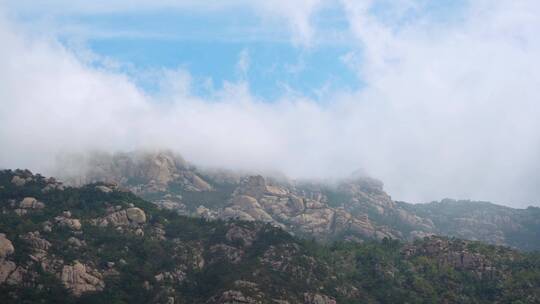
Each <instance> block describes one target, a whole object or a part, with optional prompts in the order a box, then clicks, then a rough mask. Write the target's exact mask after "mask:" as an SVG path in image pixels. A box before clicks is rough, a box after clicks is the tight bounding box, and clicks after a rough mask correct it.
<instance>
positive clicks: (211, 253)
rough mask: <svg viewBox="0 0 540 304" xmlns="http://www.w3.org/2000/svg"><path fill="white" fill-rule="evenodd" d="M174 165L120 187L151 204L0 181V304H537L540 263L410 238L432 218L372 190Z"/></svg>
mask: <svg viewBox="0 0 540 304" xmlns="http://www.w3.org/2000/svg"><path fill="white" fill-rule="evenodd" d="M158 159H159V158H158ZM162 160H163V161H169V160H171V159H170V158H168V157H166V158H162ZM157 164H158V165H160V164H163V162H160V163H157ZM175 164H176V163H175ZM174 168H176V169H177V170H179V171H175V172H173V173H172V177H173V179H171V180H167V178H165V179H164V180H162V181H167V183H166V184H159V183H161V182H162V181H156V179H155V178H153V179H152V180H154V182H152V181H151V180H150V181H146V180H144V177H143V176H139V175H134V176H133V177H130V178H132V179H136V180H137V182H133V180H131V181H130V182H127V181H122V180H121V181H120V182H121V183H122V184H125V185H131V187H132V188H133V189H137V190H139V193H144V194H145V195H154V198H155V201H154V203H150V202H148V201H146V200H144V199H142V198H140V197H138V196H136V195H135V194H133V193H132V192H130V191H129V190H128V189H127V188H125V187H123V186H119V185H117V184H113V183H110V182H97V183H90V184H85V185H84V186H80V187H69V186H65V185H63V184H62V183H59V182H58V181H57V180H55V179H54V178H45V177H43V176H41V175H39V174H37V175H34V174H32V173H31V172H30V171H27V170H15V171H11V170H4V171H0V299H1V300H2V303H131V304H132V303H167V304H175V303H216V304H225V303H239V304H240V303H244V304H258V303H260V304H262V303H277V304H292V303H304V304H335V303H516V304H517V303H539V302H540V283H539V282H540V256H539V255H538V253H527V252H522V251H517V250H514V249H510V248H508V247H501V246H494V245H487V244H484V243H482V242H477V241H467V240H460V239H456V238H447V237H439V236H426V237H424V238H421V239H416V240H414V241H413V242H408V243H407V242H402V241H400V240H398V238H402V237H403V238H405V237H408V236H410V235H411V234H412V233H413V231H420V230H418V229H416V228H415V227H417V226H414V227H412V224H410V223H411V222H412V223H415V225H418V226H422V225H425V226H426V227H432V226H433V225H436V223H437V221H438V219H435V220H433V223H432V224H431V223H430V224H431V226H430V224H426V223H429V221H428V220H426V219H424V218H421V217H420V216H417V215H414V214H413V213H411V212H412V211H408V210H407V209H406V207H403V206H401V203H394V202H392V201H391V200H390V199H389V198H388V196H387V195H385V194H384V192H382V190H381V189H380V184H379V183H377V182H375V181H373V180H369V179H367V180H365V179H364V180H361V181H358V180H356V181H349V182H348V183H346V184H343V185H338V186H337V188H331V189H330V188H328V189H327V188H320V187H321V186H320V185H314V184H309V185H297V186H293V185H287V186H284V185H283V184H278V183H275V184H274V183H269V182H268V181H267V180H266V179H264V178H262V177H257V176H256V177H247V178H244V177H241V178H239V179H236V181H235V182H233V181H231V179H229V178H228V177H227V178H225V176H222V177H221V178H220V177H219V175H217V174H216V175H214V176H213V178H210V177H209V175H205V174H202V173H198V171H195V170H194V169H193V168H189V167H182V168H181V167H179V166H176V165H175V167H174ZM134 172H137V171H134ZM138 172H162V171H160V170H157V171H146V170H141V171H138ZM196 172H197V173H196ZM158 176H161V177H166V176H165V175H159V174H158ZM158 182H159V183H158ZM130 183H131V184H130ZM160 187H164V188H160ZM154 188H155V189H156V190H159V191H155V192H153V190H152V191H149V189H154ZM203 188H204V189H203ZM161 190H163V191H161ZM331 191H334V192H331ZM188 193H189V194H188ZM189 195H191V196H189ZM360 197H362V200H360ZM205 198H206V199H205ZM223 198H227V199H226V200H225V201H222V199H223ZM377 200H381V201H382V202H380V203H378V204H376V205H373V206H370V205H368V204H370V203H371V202H372V201H377ZM340 201H342V202H347V204H349V203H350V204H352V203H353V202H354V203H356V204H357V206H353V207H350V209H349V207H346V206H344V205H346V204H345V203H343V204H341V203H338V202H340ZM156 202H157V203H156ZM191 202H197V203H198V204H202V205H203V206H205V207H200V205H198V204H197V205H195V204H193V205H192V204H191ZM203 203H204V204H203ZM292 204H297V205H292ZM385 204H387V205H385ZM274 205H278V206H281V205H283V206H285V207H283V210H280V211H275V212H274V211H272V206H274ZM274 208H277V207H274ZM293 208H296V209H293ZM370 208H372V209H370ZM290 210H295V211H294V212H297V213H291V212H293V211H290ZM183 212H184V213H190V212H191V213H193V212H194V213H197V214H198V213H200V216H198V217H187V216H183V215H179V214H178V213H183ZM262 212H265V213H262ZM370 212H374V214H379V217H375V216H370V214H371V213H370ZM425 212H426V213H428V212H429V209H426V211H425ZM326 213H329V214H331V218H330V220H329V221H330V224H326V222H324V221H322V222H320V221H321V219H324V217H323V216H322V214H326ZM400 213H402V214H401V215H400ZM279 214H284V216H282V217H279ZM294 214H296V215H294ZM340 214H341V215H340ZM233 215H234V216H233ZM214 216H215V217H216V219H214V220H209V218H210V217H214ZM310 217H311V218H310ZM408 217H412V218H413V219H414V221H413V220H409V222H407V221H405V220H403V218H408ZM239 218H242V219H239ZM295 218H296V219H300V218H304V219H305V220H304V221H303V222H302V221H299V220H295ZM391 219H394V221H392V220H391ZM424 221H425V222H424ZM405 223H409V224H405ZM355 225H358V226H359V227H362V229H361V228H358V227H355ZM407 225H409V226H407ZM307 227H311V228H307ZM445 227H446V226H445ZM322 228H325V229H326V228H328V230H325V229H322ZM413 228H415V229H413ZM400 229H401V230H400ZM426 229H427V228H426ZM448 229H450V228H448ZM289 230H290V231H295V232H298V233H299V234H307V235H311V236H313V237H315V236H324V237H328V238H336V239H340V238H342V239H343V241H337V242H331V243H322V244H321V243H319V242H316V241H313V240H309V239H305V238H298V237H296V236H292V235H291V234H290V233H288V232H287V231H289ZM375 239H381V240H375ZM345 240H348V241H345Z"/></svg>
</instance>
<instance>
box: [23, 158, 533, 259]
mask: <svg viewBox="0 0 540 304" xmlns="http://www.w3.org/2000/svg"><path fill="white" fill-rule="evenodd" d="M86 163H87V165H86V166H87V167H89V168H91V169H90V170H87V171H86V172H85V173H81V172H79V173H78V175H71V176H69V174H64V177H65V179H66V180H68V181H71V182H72V183H73V182H75V184H77V183H76V181H79V182H81V181H84V182H95V181H102V182H103V181H105V182H108V183H110V185H111V187H113V188H114V187H119V188H120V189H122V188H124V189H128V190H130V191H132V192H134V193H136V194H138V195H140V196H141V197H143V198H145V199H147V200H149V201H151V202H153V203H155V204H156V205H157V206H159V207H160V208H164V209H169V210H175V211H176V212H178V213H179V214H181V215H188V216H194V217H202V218H206V219H229V218H237V219H241V220H247V221H262V222H266V223H271V224H272V225H274V226H276V227H281V228H283V229H285V230H287V231H289V232H290V233H293V234H296V235H299V236H304V237H308V238H310V237H315V238H316V239H318V240H327V241H332V240H352V241H362V240H366V239H379V240H380V239H383V238H385V237H389V238H393V239H400V240H408V241H410V240H414V239H417V238H423V237H426V236H430V235H434V234H437V235H447V236H456V237H460V238H464V239H471V240H481V241H484V242H488V243H492V244H497V245H508V246H513V247H516V248H520V249H525V250H535V249H540V241H537V240H539V239H540V238H539V237H538V231H540V222H539V221H540V220H539V218H540V212H539V211H538V210H540V209H538V208H532V207H531V208H529V209H523V210H520V209H511V208H507V207H502V206H497V205H493V204H486V203H480V202H468V203H467V205H468V208H464V207H463V205H464V204H460V203H459V202H454V203H452V202H451V201H449V200H447V201H444V202H447V203H444V206H443V207H444V208H439V207H441V205H434V203H432V204H425V205H423V204H418V205H413V204H408V203H404V202H395V201H393V200H392V198H391V197H390V196H389V195H388V194H387V193H386V192H385V191H384V189H383V184H382V182H380V181H378V180H375V179H372V178H369V177H365V176H357V177H352V178H350V179H343V180H340V181H333V182H314V181H291V180H286V179H284V178H273V177H263V176H261V175H256V174H253V175H252V174H239V173H235V172H230V171H226V170H203V169H198V168H196V167H195V166H192V165H190V164H189V163H187V162H186V161H185V160H184V159H183V158H181V157H180V156H178V155H176V154H174V153H172V152H154V153H143V152H136V153H124V154H96V155H91V156H88V159H87V160H86ZM105 188H107V187H105ZM107 189H108V188H107ZM109 190H110V189H109ZM448 202H449V203H448ZM432 206H433V208H432ZM23 212H24V211H23Z"/></svg>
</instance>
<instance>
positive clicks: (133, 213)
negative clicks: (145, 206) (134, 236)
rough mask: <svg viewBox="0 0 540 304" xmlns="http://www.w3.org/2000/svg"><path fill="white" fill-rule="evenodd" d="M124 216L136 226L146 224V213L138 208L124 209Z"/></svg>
mask: <svg viewBox="0 0 540 304" xmlns="http://www.w3.org/2000/svg"><path fill="white" fill-rule="evenodd" d="M126 215H127V218H128V219H129V221H130V222H132V223H136V224H144V223H146V213H144V211H143V210H142V209H140V208H136V207H134V208H128V209H126Z"/></svg>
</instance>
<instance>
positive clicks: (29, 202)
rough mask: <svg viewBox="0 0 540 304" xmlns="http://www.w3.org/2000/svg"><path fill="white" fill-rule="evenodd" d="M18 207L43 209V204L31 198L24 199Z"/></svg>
mask: <svg viewBox="0 0 540 304" xmlns="http://www.w3.org/2000/svg"><path fill="white" fill-rule="evenodd" d="M19 207H20V208H21V209H43V208H45V204H44V203H42V202H40V201H38V200H37V199H35V198H33V197H25V198H24V199H23V200H22V201H21V202H20V203H19Z"/></svg>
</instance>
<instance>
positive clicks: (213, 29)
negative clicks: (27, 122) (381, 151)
mask: <svg viewBox="0 0 540 304" xmlns="http://www.w3.org/2000/svg"><path fill="white" fill-rule="evenodd" d="M75 2H76V1H75ZM180 2H181V1H180ZM53 3H54V1H53ZM61 4H62V3H61V2H60V3H59V5H58V6H59V7H55V6H54V5H51V7H47V6H45V7H44V8H43V9H39V7H35V6H32V5H30V4H29V5H25V3H24V1H23V4H22V5H14V6H13V9H12V10H11V11H9V13H11V15H12V16H15V18H17V19H19V20H22V22H23V23H27V24H39V25H40V26H41V25H43V24H46V25H47V27H51V28H53V29H54V30H55V31H56V32H57V38H58V39H59V41H61V42H62V43H64V44H65V45H67V46H68V47H69V46H72V45H73V44H75V45H77V46H79V47H80V46H81V45H83V46H84V47H85V48H88V49H89V50H91V51H92V52H93V53H95V54H96V55H98V56H100V57H101V58H102V59H103V58H106V59H107V60H109V61H110V60H112V61H114V62H116V63H117V64H118V67H119V69H120V71H121V72H123V73H127V74H129V75H131V77H132V78H133V80H134V81H135V82H136V83H137V84H138V85H139V86H140V87H141V88H142V89H144V90H146V91H147V92H148V93H150V94H152V93H155V92H156V91H157V90H158V87H157V85H156V83H158V80H157V79H155V77H148V76H147V75H148V74H150V75H152V73H149V72H152V71H155V70H160V69H170V70H175V69H183V70H186V71H188V72H189V73H190V74H191V76H192V77H193V88H192V89H193V91H194V93H195V94H198V95H201V96H207V95H209V94H211V92H212V91H213V90H215V89H219V88H221V87H223V84H224V82H237V81H244V82H246V83H247V84H248V86H249V89H250V91H251V93H252V94H253V95H254V96H256V97H258V98H260V99H261V100H266V101H271V100H275V99H278V98H279V97H281V96H282V95H284V94H289V93H291V92H293V93H296V94H299V95H302V96H305V97H308V98H312V99H315V100H324V99H325V98H326V97H327V94H326V93H327V92H335V91H345V92H347V91H355V90H357V89H359V88H361V87H362V85H363V79H362V76H361V75H359V73H358V71H357V70H356V69H355V68H351V66H350V65H349V64H348V63H347V62H345V60H344V57H345V56H347V55H348V54H349V55H350V54H352V53H354V54H355V58H361V53H362V48H361V44H360V43H358V42H356V40H355V38H354V37H353V36H352V35H351V34H350V31H349V22H348V20H347V16H346V12H345V11H344V10H343V8H342V6H340V5H338V2H330V1H328V2H325V6H324V9H321V10H319V11H317V12H316V13H314V14H312V15H310V16H308V17H309V23H310V26H311V27H312V28H313V29H314V31H316V34H315V35H314V36H313V37H310V41H309V43H307V44H306V43H302V42H300V43H299V42H298V41H295V38H294V37H292V36H291V33H290V29H289V28H288V26H287V25H286V24H285V23H286V22H284V20H283V19H277V20H275V19H271V18H267V17H266V16H264V15H263V14H257V13H256V12H254V10H253V9H251V8H249V7H245V6H242V5H232V6H231V7H225V8H220V9H211V8H210V9H200V8H195V9H194V8H192V7H189V6H188V7H173V8H170V7H160V6H159V5H157V6H156V7H151V8H150V9H147V10H143V9H140V10H139V9H133V8H130V7H128V6H126V7H124V8H122V6H120V8H119V9H115V10H107V9H98V8H94V9H92V7H91V8H90V9H85V8H84V7H82V8H77V6H76V5H75V6H74V8H72V9H70V7H69V5H66V6H67V9H65V10H63V9H62V6H61ZM135 5H136V4H135ZM105 6H106V5H105ZM464 6H465V2H464V1H461V0H460V1H450V0H442V1H436V2H433V1H419V2H418V4H415V5H413V6H410V5H409V6H403V7H405V8H399V7H396V5H395V3H394V2H392V1H387V0H382V1H375V2H374V4H373V6H372V7H371V8H370V10H371V12H372V14H373V15H374V16H376V17H377V18H379V19H380V20H381V22H384V23H385V24H387V25H389V26H390V27H391V28H392V29H393V30H396V31H398V30H399V29H400V28H401V27H403V26H405V25H406V24H407V23H409V22H411V21H412V20H416V19H418V18H419V17H423V18H426V17H430V18H432V19H436V20H438V22H444V21H445V20H453V19H456V18H459V13H460V10H461V9H462V8H463V7H464ZM98 7H99V6H98ZM419 7H421V8H420V9H419ZM299 9H300V8H299ZM240 56H247V58H245V59H247V62H248V63H249V64H248V67H247V71H239V69H238V63H239V60H240ZM98 63H99V62H94V64H98ZM141 75H143V76H141ZM209 84H211V85H210V88H209Z"/></svg>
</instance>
